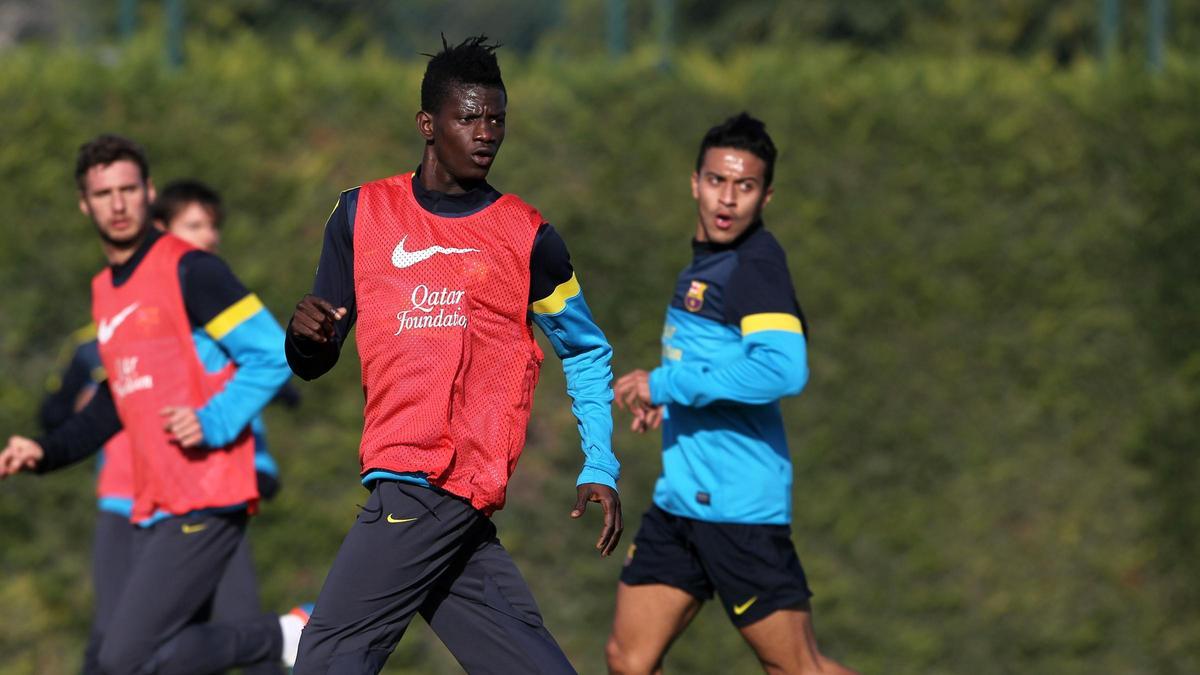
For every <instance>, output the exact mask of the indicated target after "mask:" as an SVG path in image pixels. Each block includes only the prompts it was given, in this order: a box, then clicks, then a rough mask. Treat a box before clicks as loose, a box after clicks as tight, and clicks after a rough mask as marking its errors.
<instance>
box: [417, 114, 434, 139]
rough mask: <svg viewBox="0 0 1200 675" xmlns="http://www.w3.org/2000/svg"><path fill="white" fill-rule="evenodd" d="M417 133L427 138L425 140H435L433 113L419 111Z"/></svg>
mask: <svg viewBox="0 0 1200 675" xmlns="http://www.w3.org/2000/svg"><path fill="white" fill-rule="evenodd" d="M417 133H419V134H421V137H422V138H424V139H425V142H427V143H428V142H429V141H432V140H433V115H430V114H429V113H427V112H425V111H424V110H418V111H417Z"/></svg>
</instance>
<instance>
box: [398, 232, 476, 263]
mask: <svg viewBox="0 0 1200 675" xmlns="http://www.w3.org/2000/svg"><path fill="white" fill-rule="evenodd" d="M407 239H408V235H405V236H404V238H403V239H401V240H400V243H399V244H396V249H395V250H394V251H392V264H393V265H395V266H396V267H399V268H400V269H404V268H405V267H412V266H413V265H416V264H417V263H419V262H421V261H423V260H428V259H430V258H432V257H433V256H435V255H437V254H439V253H446V254H454V253H478V252H479V249H477V248H446V247H445V246H438V245H436V244H435V245H433V246H430V247H429V248H423V249H421V250H420V251H405V250H404V242H405V241H406V240H407Z"/></svg>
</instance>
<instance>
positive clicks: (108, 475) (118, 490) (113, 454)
mask: <svg viewBox="0 0 1200 675" xmlns="http://www.w3.org/2000/svg"><path fill="white" fill-rule="evenodd" d="M96 496H97V497H122V498H129V497H133V448H131V447H130V445H129V434H127V433H125V432H124V431H118V432H117V435H116V436H113V437H112V438H111V439H109V441H108V442H107V443H105V444H104V464H103V465H102V466H101V467H100V475H99V476H97V477H96Z"/></svg>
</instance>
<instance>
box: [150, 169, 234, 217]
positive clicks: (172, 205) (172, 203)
mask: <svg viewBox="0 0 1200 675" xmlns="http://www.w3.org/2000/svg"><path fill="white" fill-rule="evenodd" d="M190 204H199V205H200V206H201V207H203V208H204V209H205V210H207V211H208V213H209V215H211V216H212V219H213V224H214V225H216V226H217V227H218V228H219V227H221V221H223V220H224V219H225V209H224V207H223V206H222V204H221V195H219V194H217V191H216V190H214V189H212V188H211V187H209V186H208V185H206V184H204V183H202V182H200V181H198V180H194V179H190V178H185V179H183V180H176V181H171V182H170V183H168V184H167V186H166V187H164V188H163V189H162V190H161V191H160V192H159V193H158V199H155V200H154V204H152V205H151V206H150V215H151V217H152V218H154V219H155V220H158V221H162V224H163V225H169V224H170V223H171V221H172V220H173V219H174V218H175V216H178V215H179V214H180V213H182V212H183V210H184V209H186V208H187V207H188V205H190Z"/></svg>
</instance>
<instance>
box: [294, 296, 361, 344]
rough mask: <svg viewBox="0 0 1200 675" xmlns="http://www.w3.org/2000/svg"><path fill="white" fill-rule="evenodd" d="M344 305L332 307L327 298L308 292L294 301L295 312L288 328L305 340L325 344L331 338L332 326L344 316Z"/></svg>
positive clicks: (332, 333)
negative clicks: (297, 300)
mask: <svg viewBox="0 0 1200 675" xmlns="http://www.w3.org/2000/svg"><path fill="white" fill-rule="evenodd" d="M346 312H347V310H346V308H345V307H334V306H333V305H332V304H330V302H329V301H328V300H325V299H324V298H318V297H317V296H315V295H312V294H309V295H306V296H304V297H303V298H301V299H300V302H298V303H296V313H295V314H292V321H291V323H289V324H288V330H289V331H291V332H292V334H294V335H297V336H299V337H302V338H304V339H306V340H311V341H313V342H318V343H321V344H325V343H326V342H329V341H330V340H332V339H333V336H334V326H336V325H337V322H338V321H341V320H342V319H343V318H345V317H346Z"/></svg>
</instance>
